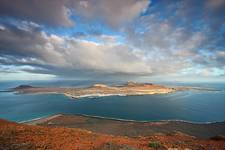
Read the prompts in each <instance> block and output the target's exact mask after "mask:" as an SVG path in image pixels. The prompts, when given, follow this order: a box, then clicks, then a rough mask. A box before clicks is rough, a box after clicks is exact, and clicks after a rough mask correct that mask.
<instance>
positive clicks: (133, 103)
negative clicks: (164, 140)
mask: <svg viewBox="0 0 225 150" xmlns="http://www.w3.org/2000/svg"><path fill="white" fill-rule="evenodd" d="M94 83H99V82H97V81H89V80H85V81H82V80H72V81H71V80H66V81H62V80H59V81H55V80H54V81H0V90H5V89H8V88H12V87H16V86H18V85H20V84H29V85H32V86H57V87H58V86H60V87H85V86H90V85H92V84H94ZM102 83H106V84H110V85H112V84H121V83H122V82H114V81H112V82H102ZM159 84H162V85H184V86H185V85H186V86H196V87H207V88H214V89H217V90H220V91H178V92H175V93H170V94H156V95H144V96H108V97H93V98H80V99H78V100H76V99H71V98H68V97H66V96H64V95H62V94H16V93H10V92H0V118H2V119H7V120H11V121H16V122H23V121H28V120H32V119H37V118H42V117H47V116H50V115H54V114H59V113H60V114H82V115H89V116H98V117H104V118H113V119H124V120H135V121H160V120H182V121H188V122H196V123H208V122H220V121H225V84H224V83H180V82H179V83H178V82H177V83H169V82H167V83H159Z"/></svg>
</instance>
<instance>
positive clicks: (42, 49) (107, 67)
mask: <svg viewBox="0 0 225 150" xmlns="http://www.w3.org/2000/svg"><path fill="white" fill-rule="evenodd" d="M26 24H27V23H26ZM29 25H30V26H29V28H26V29H23V28H19V27H18V26H11V27H8V26H5V27H4V29H3V30H0V32H1V35H2V36H1V38H0V43H2V44H1V45H0V56H1V59H0V63H1V64H3V65H10V64H11V65H19V66H23V65H29V66H33V67H35V68H32V69H30V68H25V69H23V70H25V71H30V72H35V73H38V72H41V73H49V74H51V73H53V74H56V75H57V74H60V75H61V74H63V73H62V72H63V71H65V74H64V75H65V76H66V75H70V74H71V72H75V71H80V72H85V71H87V72H90V71H94V72H96V73H105V74H117V73H120V74H139V75H142V74H149V73H151V68H150V66H148V64H146V62H145V61H144V60H143V58H141V57H139V56H138V55H136V54H135V52H134V50H133V49H131V48H129V47H128V46H126V45H121V44H118V43H116V42H114V41H111V40H110V41H108V40H106V41H105V42H104V43H103V44H99V43H96V42H91V41H86V40H82V39H77V38H74V37H66V36H64V37H60V36H57V35H54V34H46V33H45V32H44V31H40V30H36V28H35V27H34V26H32V24H29ZM100 38H109V37H108V36H106V37H104V36H103V35H100Z"/></svg>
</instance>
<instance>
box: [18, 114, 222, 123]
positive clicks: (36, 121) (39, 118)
mask: <svg viewBox="0 0 225 150" xmlns="http://www.w3.org/2000/svg"><path fill="white" fill-rule="evenodd" d="M67 115H68V116H80V117H89V118H95V119H103V120H112V121H121V122H134V123H163V122H181V123H190V124H199V125H207V124H217V123H224V122H225V120H224V121H214V122H195V121H187V120H179V119H174V120H173V119H171V120H170V119H168V120H143V121H141V120H131V119H120V118H112V117H102V116H95V115H87V114H79V113H76V114H63V113H59V114H53V115H47V116H43V117H37V118H34V119H30V120H24V121H20V122H18V123H23V124H38V122H39V123H44V122H45V121H49V120H51V119H54V118H57V117H60V116H67Z"/></svg>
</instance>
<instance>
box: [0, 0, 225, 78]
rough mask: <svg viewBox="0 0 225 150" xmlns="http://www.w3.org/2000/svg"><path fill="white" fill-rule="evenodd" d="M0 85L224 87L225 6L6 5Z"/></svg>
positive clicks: (211, 0)
mask: <svg viewBox="0 0 225 150" xmlns="http://www.w3.org/2000/svg"><path fill="white" fill-rule="evenodd" d="M1 3H2V4H1V6H0V80H38V79H39V80H43V79H80V78H85V79H86V78H88V79H90V78H91V79H96V78H102V77H104V78H107V79H109V80H110V79H112V78H116V79H129V80H132V79H138V78H140V79H150V80H151V79H152V80H154V79H157V80H170V81H175V80H176V81H179V80H182V81H224V79H225V42H224V41H225V21H224V20H225V1H224V0H200V1H195V0H173V1H168V0H152V1H150V0H123V1H121V0H114V1H111V0H55V1H44V0H41V1H35V0H31V1H29V2H28V1H26V0H21V1H7V0H3V1H2V2H1Z"/></svg>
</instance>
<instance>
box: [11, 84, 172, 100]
mask: <svg viewBox="0 0 225 150" xmlns="http://www.w3.org/2000/svg"><path fill="white" fill-rule="evenodd" d="M12 91H15V92H18V93H60V94H64V95H66V96H68V97H71V98H81V97H98V96H113V95H114V96H126V95H149V94H165V93H171V92H174V91H176V89H175V88H172V87H165V86H161V85H155V84H151V83H134V82H128V83H127V84H125V85H118V86H107V85H105V84H95V85H93V86H91V87H86V88H73V87H69V88H62V87H33V86H30V85H21V86H19V87H16V88H14V89H12Z"/></svg>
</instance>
